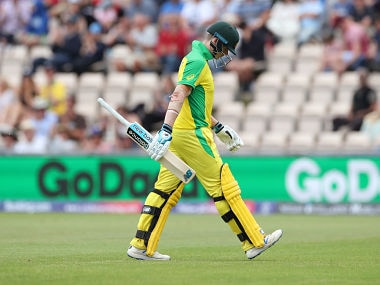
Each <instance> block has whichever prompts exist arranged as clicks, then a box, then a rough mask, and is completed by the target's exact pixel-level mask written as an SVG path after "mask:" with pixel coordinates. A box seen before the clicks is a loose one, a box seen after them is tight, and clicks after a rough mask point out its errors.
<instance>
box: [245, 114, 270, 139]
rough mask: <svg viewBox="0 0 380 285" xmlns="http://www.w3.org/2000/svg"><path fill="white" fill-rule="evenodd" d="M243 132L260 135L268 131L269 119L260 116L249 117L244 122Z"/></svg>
mask: <svg viewBox="0 0 380 285" xmlns="http://www.w3.org/2000/svg"><path fill="white" fill-rule="evenodd" d="M243 131H245V132H250V133H251V134H252V135H260V134H262V133H265V132H266V131H268V118H267V117H264V116H260V115H248V116H247V117H245V118H244V120H243Z"/></svg>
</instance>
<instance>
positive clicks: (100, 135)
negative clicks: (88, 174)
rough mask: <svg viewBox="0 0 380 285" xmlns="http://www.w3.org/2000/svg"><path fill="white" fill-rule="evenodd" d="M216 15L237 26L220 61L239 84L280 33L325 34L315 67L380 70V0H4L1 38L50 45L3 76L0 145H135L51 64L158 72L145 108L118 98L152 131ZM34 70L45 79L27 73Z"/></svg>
mask: <svg viewBox="0 0 380 285" xmlns="http://www.w3.org/2000/svg"><path fill="white" fill-rule="evenodd" d="M216 20H225V21H229V22H231V23H233V24H235V25H236V26H237V27H238V29H239V33H240V34H241V38H242V40H241V42H240V44H239V46H238V49H237V50H238V55H237V56H236V58H234V60H233V61H232V62H231V63H230V64H229V65H228V66H227V67H226V71H231V72H236V73H237V74H238V78H239V84H240V89H241V90H240V91H241V92H247V91H252V88H254V87H253V86H254V82H255V80H256V79H257V78H258V76H260V74H262V73H263V72H265V71H266V68H267V61H268V57H270V52H271V49H272V48H273V47H274V46H275V45H276V44H278V43H281V42H290V43H294V45H296V47H297V48H298V49H299V48H300V47H302V45H304V44H309V43H319V44H323V45H324V49H325V52H324V54H323V57H322V59H321V66H320V70H321V71H326V72H336V73H337V74H338V75H341V74H342V73H344V72H346V71H355V70H361V69H363V68H366V69H367V70H368V71H370V72H376V71H380V1H379V0H331V1H327V0H300V1H297V0H277V1H270V0H230V1H229V0H166V1H165V0H161V1H158V0H157V1H155V0H2V1H1V2H0V47H1V48H6V47H11V46H15V45H23V46H26V47H28V48H29V49H31V48H33V47H34V46H39V45H44V46H48V47H49V48H50V49H51V51H52V53H51V56H47V57H46V56H38V57H35V58H32V59H31V60H30V62H28V64H27V65H26V66H25V69H24V73H23V76H22V80H21V83H20V84H19V85H18V86H12V85H11V84H10V83H9V82H7V80H6V78H5V77H0V124H1V127H0V133H1V140H0V149H1V152H3V153H47V152H49V153H75V152H81V153H114V152H123V151H127V150H131V149H132V150H133V149H135V148H136V145H135V144H134V143H132V142H131V140H130V139H129V138H128V137H127V136H126V134H125V130H124V128H123V127H122V126H120V125H118V124H117V123H115V122H113V121H112V123H110V121H109V118H108V117H101V118H99V120H97V121H96V122H93V121H89V120H88V118H86V116H85V115H83V114H79V113H78V112H77V111H76V109H75V102H76V94H75V92H74V93H72V92H69V91H68V90H67V88H66V86H65V85H64V84H63V83H61V82H59V81H57V80H55V78H54V74H55V73H56V72H74V73H76V74H78V75H80V74H82V73H84V72H104V73H107V72H110V70H112V71H117V72H128V73H131V74H135V73H137V72H146V71H154V72H157V73H158V74H160V75H161V76H162V78H163V80H162V84H161V86H158V87H157V91H156V93H155V96H154V98H152V100H153V101H154V102H155V104H154V106H155V107H154V109H153V110H152V111H151V112H149V113H147V112H145V111H144V108H143V106H141V105H137V106H135V107H134V108H127V107H126V106H118V111H119V112H121V113H122V114H123V115H124V116H126V117H127V118H129V119H130V120H131V121H137V122H140V123H141V124H142V125H143V126H144V127H145V128H147V129H148V130H150V131H155V130H156V127H157V126H158V125H159V124H160V122H161V121H162V119H163V116H164V113H165V108H166V104H167V102H168V95H169V94H170V92H171V91H172V90H173V89H174V86H175V81H174V80H173V77H172V76H171V74H173V73H175V72H177V70H178V67H179V65H180V61H181V59H182V57H183V56H184V55H185V54H186V52H187V51H188V50H189V48H190V45H191V42H192V41H193V40H195V39H199V38H200V37H201V36H202V35H203V33H204V29H205V27H207V26H208V25H209V24H211V23H212V22H214V21H216ZM120 44H121V45H125V46H127V47H128V48H129V55H128V56H127V57H126V58H122V59H118V60H114V61H112V62H111V63H110V62H107V56H108V54H109V53H110V51H111V50H112V48H113V47H115V46H116V45H120ZM105 62H107V63H106V64H105ZM211 68H213V67H212V66H211ZM41 70H43V71H44V74H45V76H46V84H44V85H38V84H36V82H35V81H34V77H33V75H34V74H35V73H36V72H37V71H41ZM213 71H214V72H217V70H214V69H213ZM2 72H3V71H2ZM3 73H4V72H3Z"/></svg>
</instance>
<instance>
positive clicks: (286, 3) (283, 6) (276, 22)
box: [267, 0, 300, 41]
mask: <svg viewBox="0 0 380 285" xmlns="http://www.w3.org/2000/svg"><path fill="white" fill-rule="evenodd" d="M299 7H300V4H299V2H298V0H280V1H276V2H275V3H274V5H273V7H272V9H271V11H270V15H269V19H268V22H267V27H268V29H269V30H270V31H271V32H272V33H273V34H274V35H275V36H276V37H277V38H278V39H279V40H280V41H295V40H296V38H297V35H298V32H299V29H300V21H299Z"/></svg>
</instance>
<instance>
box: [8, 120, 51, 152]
mask: <svg viewBox="0 0 380 285" xmlns="http://www.w3.org/2000/svg"><path fill="white" fill-rule="evenodd" d="M20 130H21V135H20V136H19V139H18V142H17V143H16V144H15V146H14V152H15V153H17V154H44V153H46V150H47V146H48V138H47V137H46V136H41V135H39V134H38V132H37V127H36V125H35V124H34V123H33V121H31V120H28V119H25V120H23V121H22V122H21V124H20Z"/></svg>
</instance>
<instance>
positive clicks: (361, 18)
mask: <svg viewBox="0 0 380 285" xmlns="http://www.w3.org/2000/svg"><path fill="white" fill-rule="evenodd" d="M348 16H350V17H351V18H352V19H353V20H354V21H355V22H357V23H359V24H362V25H363V27H364V28H365V29H369V28H370V27H371V26H372V24H373V18H374V13H373V10H372V7H370V6H369V5H367V3H366V2H365V0H353V1H352V5H351V6H350V9H349V10H348Z"/></svg>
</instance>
